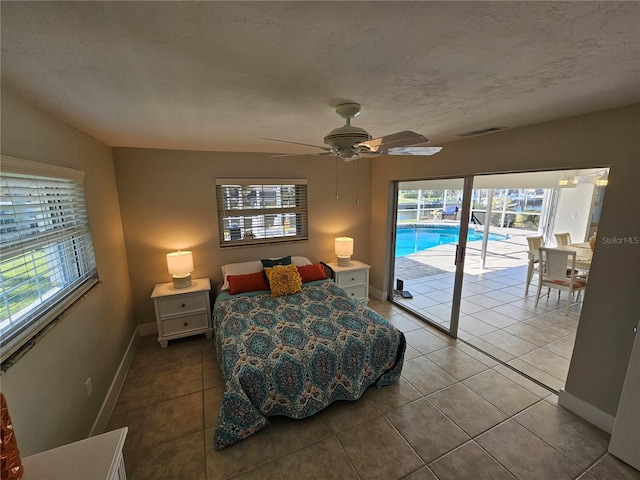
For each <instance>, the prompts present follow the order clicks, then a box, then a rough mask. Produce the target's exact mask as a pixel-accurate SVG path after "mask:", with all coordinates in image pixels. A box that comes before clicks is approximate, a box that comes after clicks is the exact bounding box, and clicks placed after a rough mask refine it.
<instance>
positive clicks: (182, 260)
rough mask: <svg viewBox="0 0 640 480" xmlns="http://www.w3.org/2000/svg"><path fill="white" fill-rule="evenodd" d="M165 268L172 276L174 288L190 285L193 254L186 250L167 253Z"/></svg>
mask: <svg viewBox="0 0 640 480" xmlns="http://www.w3.org/2000/svg"><path fill="white" fill-rule="evenodd" d="M167 269H168V270H169V273H170V274H171V275H172V276H173V287H174V288H188V287H190V286H191V272H193V254H192V253H191V252H190V251H188V250H184V251H182V250H178V251H177V252H171V253H167Z"/></svg>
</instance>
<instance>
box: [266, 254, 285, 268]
mask: <svg viewBox="0 0 640 480" xmlns="http://www.w3.org/2000/svg"><path fill="white" fill-rule="evenodd" d="M260 261H261V262H262V266H263V267H273V266H274V265H291V255H289V256H288V257H282V258H263V259H262V260H260Z"/></svg>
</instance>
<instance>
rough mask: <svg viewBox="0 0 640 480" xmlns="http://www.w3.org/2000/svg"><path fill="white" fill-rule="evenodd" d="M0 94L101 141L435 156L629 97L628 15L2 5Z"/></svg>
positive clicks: (494, 9) (319, 5)
mask: <svg viewBox="0 0 640 480" xmlns="http://www.w3.org/2000/svg"><path fill="white" fill-rule="evenodd" d="M1 9H2V11H1V22H2V25H1V27H2V29H1V33H2V82H3V84H4V85H5V86H8V87H9V88H11V89H12V90H14V91H16V92H17V93H18V94H20V95H22V96H23V97H25V98H26V99H27V100H29V101H31V102H32V103H34V104H36V105H38V106H40V107H41V108H43V109H44V110H46V111H49V112H51V113H52V114H53V115H55V116H57V117H58V118H61V119H63V120H65V121H67V122H68V123H70V124H72V125H74V126H76V127H78V128H80V129H81V130H83V131H85V132H87V133H89V134H91V135H93V136H94V137H96V138H98V139H100V140H102V141H104V142H105V143H107V144H108V145H111V146H131V147H153V148H175V149H192V150H220V151H261V152H301V153H311V152H315V150H314V149H313V148H309V147H303V146H293V145H286V144H279V143H274V142H268V141H265V140H261V139H260V138H261V137H268V138H280V139H287V140H292V141H297V142H302V143H310V144H315V145H322V139H323V137H324V135H325V134H327V133H328V132H329V131H330V130H331V129H333V128H335V127H338V126H340V125H342V120H341V119H340V118H339V117H337V116H336V115H335V112H334V110H333V107H334V106H335V105H336V104H338V103H341V102H344V101H356V102H359V103H361V104H362V113H361V115H360V116H359V117H358V118H357V119H356V120H355V121H354V122H353V123H354V124H356V125H358V126H361V127H364V128H366V129H367V130H368V131H369V132H370V133H371V134H372V135H373V136H380V135H385V134H389V133H393V132H396V131H399V130H405V129H408V130H414V131H416V132H418V133H422V134H424V135H426V136H427V137H429V138H431V139H432V144H434V145H437V144H439V143H443V142H448V141H451V140H456V139H458V138H459V134H460V133H463V132H468V131H471V130H478V129H482V128H485V127H490V126H502V127H509V128H514V127H519V126H523V125H528V124H532V123H538V122H542V121H547V120H552V119H555V118H561V117H568V116H573V115H578V114H582V113H587V112H591V111H597V110H602V109H606V108H611V107H617V106H622V105H627V104H630V103H635V102H638V101H640V47H639V46H640V30H639V29H640V27H639V25H640V3H638V2H566V3H565V2H444V1H442V2H396V1H393V2H344V1H343V2H266V1H259V2H9V1H4V0H3V1H2V4H1Z"/></svg>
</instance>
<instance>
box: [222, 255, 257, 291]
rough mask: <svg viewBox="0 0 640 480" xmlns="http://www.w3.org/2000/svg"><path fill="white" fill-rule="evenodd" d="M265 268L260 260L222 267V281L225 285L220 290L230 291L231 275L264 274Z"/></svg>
mask: <svg viewBox="0 0 640 480" xmlns="http://www.w3.org/2000/svg"><path fill="white" fill-rule="evenodd" d="M262 269H263V266H262V263H261V262H260V260H253V261H252V262H240V263H229V264H227V265H223V266H222V280H223V281H224V283H223V284H222V287H221V288H220V290H229V280H227V277H228V276H229V275H246V274H247V273H256V272H262Z"/></svg>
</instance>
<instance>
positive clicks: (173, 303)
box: [158, 293, 207, 316]
mask: <svg viewBox="0 0 640 480" xmlns="http://www.w3.org/2000/svg"><path fill="white" fill-rule="evenodd" d="M206 308H207V299H206V298H205V296H204V295H203V294H202V293H197V294H194V295H180V296H179V297H177V298H171V297H168V298H162V299H160V300H158V310H159V311H160V315H161V316H165V315H174V314H176V313H188V312H193V311H197V310H204V309H206Z"/></svg>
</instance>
